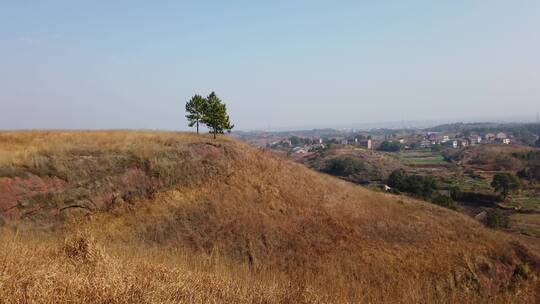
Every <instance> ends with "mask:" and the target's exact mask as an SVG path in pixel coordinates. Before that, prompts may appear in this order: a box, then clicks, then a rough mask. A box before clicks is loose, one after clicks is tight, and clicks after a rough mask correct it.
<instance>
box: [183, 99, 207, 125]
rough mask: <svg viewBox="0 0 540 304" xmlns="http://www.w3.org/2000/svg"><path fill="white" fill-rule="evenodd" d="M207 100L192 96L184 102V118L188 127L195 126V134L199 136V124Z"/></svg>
mask: <svg viewBox="0 0 540 304" xmlns="http://www.w3.org/2000/svg"><path fill="white" fill-rule="evenodd" d="M206 104H207V100H206V99H205V98H204V97H202V96H201V95H194V96H193V97H191V99H190V100H189V101H188V102H186V112H187V114H186V118H187V120H188V122H189V124H188V125H189V126H190V127H193V126H197V134H199V123H201V122H202V118H203V116H204V113H205V108H206Z"/></svg>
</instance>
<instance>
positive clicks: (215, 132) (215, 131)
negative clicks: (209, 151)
mask: <svg viewBox="0 0 540 304" xmlns="http://www.w3.org/2000/svg"><path fill="white" fill-rule="evenodd" d="M216 134H217V130H216V129H214V139H216Z"/></svg>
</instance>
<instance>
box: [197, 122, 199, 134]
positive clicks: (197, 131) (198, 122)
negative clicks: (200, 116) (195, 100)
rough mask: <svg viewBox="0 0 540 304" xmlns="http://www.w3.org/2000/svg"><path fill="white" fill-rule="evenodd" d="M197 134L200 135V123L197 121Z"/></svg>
mask: <svg viewBox="0 0 540 304" xmlns="http://www.w3.org/2000/svg"><path fill="white" fill-rule="evenodd" d="M197 134H199V121H198V120H197Z"/></svg>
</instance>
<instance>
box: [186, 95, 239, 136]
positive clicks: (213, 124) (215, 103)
mask: <svg viewBox="0 0 540 304" xmlns="http://www.w3.org/2000/svg"><path fill="white" fill-rule="evenodd" d="M186 112H187V114H186V118H187V119H188V122H189V126H190V127H193V126H194V125H196V126H197V133H199V124H201V123H202V124H204V125H206V126H207V127H208V129H210V132H211V133H212V134H214V138H216V135H217V134H222V133H224V131H229V132H230V130H231V129H232V128H234V125H233V124H231V122H230V118H229V114H227V106H226V105H225V103H223V102H222V101H221V99H219V97H218V96H217V95H216V93H214V92H212V93H210V95H208V97H206V98H204V97H202V96H200V95H194V96H193V97H192V98H191V99H190V100H189V101H188V102H187V103H186Z"/></svg>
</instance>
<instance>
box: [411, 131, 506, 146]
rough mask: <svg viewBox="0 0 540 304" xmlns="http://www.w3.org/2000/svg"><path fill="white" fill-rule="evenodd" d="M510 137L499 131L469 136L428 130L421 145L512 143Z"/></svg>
mask: <svg viewBox="0 0 540 304" xmlns="http://www.w3.org/2000/svg"><path fill="white" fill-rule="evenodd" d="M510 141H511V140H510V137H509V136H508V135H506V134H505V133H503V132H499V133H496V134H495V133H485V134H479V133H471V134H469V135H467V136H464V135H460V134H458V135H454V136H451V135H445V134H441V133H438V132H428V133H427V134H426V135H425V137H424V139H423V140H422V142H421V143H420V146H421V147H424V148H427V147H430V146H432V145H442V146H448V147H453V148H459V147H467V146H474V145H479V144H482V143H501V144H506V145H508V144H510Z"/></svg>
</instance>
